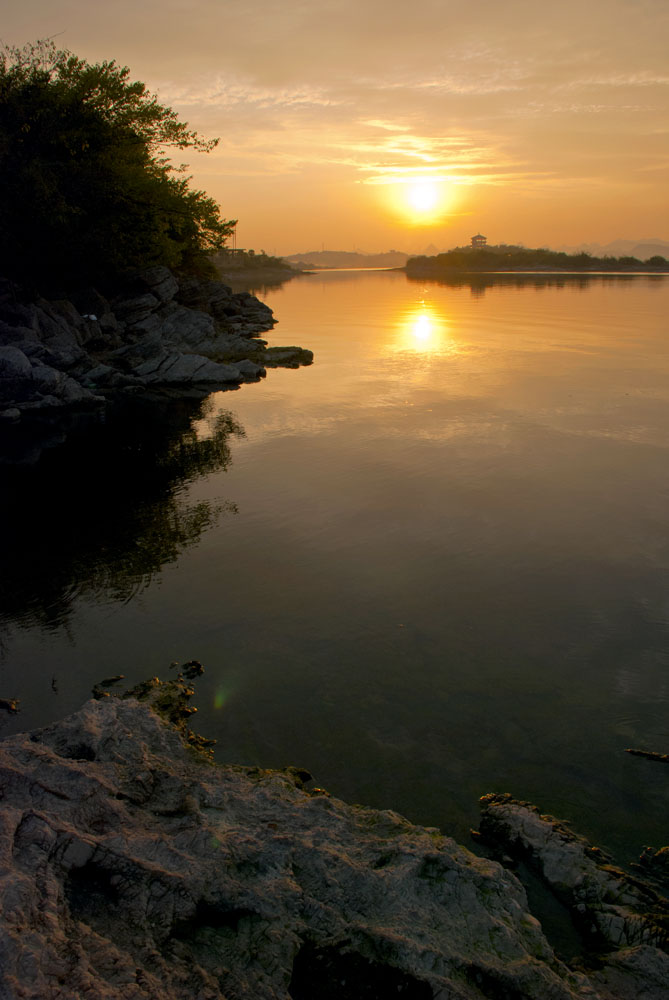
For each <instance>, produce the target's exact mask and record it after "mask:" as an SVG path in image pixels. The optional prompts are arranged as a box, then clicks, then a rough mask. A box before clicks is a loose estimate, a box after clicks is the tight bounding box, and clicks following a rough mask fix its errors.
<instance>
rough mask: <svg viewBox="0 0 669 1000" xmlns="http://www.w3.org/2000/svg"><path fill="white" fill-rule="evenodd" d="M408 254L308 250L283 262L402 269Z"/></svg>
mask: <svg viewBox="0 0 669 1000" xmlns="http://www.w3.org/2000/svg"><path fill="white" fill-rule="evenodd" d="M408 259H409V254H408V253H402V252H401V251H399V250H388V251H386V253H357V252H355V251H351V250H309V251H307V252H306V253H294V254H291V255H290V256H289V257H284V258H283V260H285V261H288V263H289V264H295V265H297V266H303V267H404V265H405V264H406V262H407V260H408Z"/></svg>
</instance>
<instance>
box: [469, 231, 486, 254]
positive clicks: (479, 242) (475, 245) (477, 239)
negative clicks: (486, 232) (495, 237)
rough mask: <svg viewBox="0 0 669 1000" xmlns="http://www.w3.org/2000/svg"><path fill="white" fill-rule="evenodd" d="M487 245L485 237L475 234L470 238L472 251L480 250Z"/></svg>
mask: <svg viewBox="0 0 669 1000" xmlns="http://www.w3.org/2000/svg"><path fill="white" fill-rule="evenodd" d="M487 245H488V240H487V238H486V237H485V236H481V234H480V233H477V234H476V236H472V250H480V249H481V247H485V246H487Z"/></svg>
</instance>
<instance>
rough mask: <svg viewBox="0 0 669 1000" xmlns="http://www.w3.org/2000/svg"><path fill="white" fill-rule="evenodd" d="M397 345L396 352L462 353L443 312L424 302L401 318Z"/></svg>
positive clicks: (410, 309)
mask: <svg viewBox="0 0 669 1000" xmlns="http://www.w3.org/2000/svg"><path fill="white" fill-rule="evenodd" d="M393 346H394V348H395V350H396V351H415V352H418V353H420V354H457V353H459V350H458V344H457V341H456V340H455V339H454V337H453V334H452V330H451V325H450V323H449V322H448V321H447V320H446V317H445V316H444V315H443V313H440V312H439V311H438V310H437V309H436V308H435V306H434V305H433V304H432V303H431V302H427V301H425V300H424V299H423V300H421V301H420V302H417V303H415V304H414V305H412V306H409V308H408V309H407V310H406V311H405V312H403V313H402V314H401V315H400V318H399V320H398V322H397V337H396V341H395V344H394V345H393Z"/></svg>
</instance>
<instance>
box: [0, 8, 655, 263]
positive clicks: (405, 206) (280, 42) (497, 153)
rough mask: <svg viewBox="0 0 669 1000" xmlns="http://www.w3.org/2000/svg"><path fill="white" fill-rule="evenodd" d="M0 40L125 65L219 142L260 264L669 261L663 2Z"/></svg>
mask: <svg viewBox="0 0 669 1000" xmlns="http://www.w3.org/2000/svg"><path fill="white" fill-rule="evenodd" d="M14 6H15V8H16V9H14V10H12V11H6V12H4V13H3V17H2V29H1V30H2V40H3V41H4V42H5V43H7V44H10V45H22V44H24V43H25V42H28V41H34V40H36V39H38V38H45V37H48V36H56V37H55V41H56V42H57V44H58V45H59V46H61V47H63V48H68V49H70V50H71V51H73V52H75V53H76V54H77V55H79V56H82V57H84V58H86V59H88V60H89V61H97V60H102V59H116V60H117V62H120V63H122V64H125V65H128V66H129V67H130V69H131V72H132V76H133V78H134V79H140V80H143V81H144V82H145V83H146V84H147V85H148V86H149V87H150V88H151V89H152V90H154V91H156V92H158V94H159V96H160V98H161V99H162V100H163V102H165V103H167V104H169V105H171V106H172V107H173V108H175V110H176V111H178V113H179V114H180V116H181V117H182V119H184V120H186V121H188V122H189V123H190V125H191V126H192V127H194V128H197V129H198V130H199V131H201V132H202V133H204V134H205V135H207V136H220V138H221V141H220V143H219V146H218V148H217V149H216V150H215V151H214V152H213V153H211V154H209V155H208V156H194V155H189V154H187V155H186V157H185V158H186V159H187V160H188V162H189V164H190V172H191V173H192V174H193V179H194V180H193V182H194V184H195V186H197V187H200V188H202V189H204V190H206V191H207V192H208V193H209V194H210V195H212V196H213V197H215V198H216V199H217V200H218V201H219V202H220V204H221V207H222V210H223V214H224V216H225V217H227V218H238V219H239V227H238V246H240V247H254V248H255V249H265V250H267V251H268V252H277V253H293V252H299V251H304V250H309V249H320V248H321V246H325V247H326V248H329V249H354V248H358V249H362V250H366V251H378V250H387V249H391V248H395V249H400V250H407V251H409V252H416V251H421V250H423V249H424V248H425V247H426V246H427V245H428V244H435V245H436V246H437V247H439V248H447V247H451V246H455V245H457V244H461V243H465V242H468V241H469V237H470V236H471V235H472V234H473V233H476V232H478V231H480V232H482V233H485V234H486V235H487V237H488V240H489V242H493V243H496V242H509V243H523V244H525V245H526V246H538V245H542V246H552V247H559V246H562V245H569V246H572V245H573V246H576V245H578V244H580V243H583V242H588V243H591V242H595V243H601V244H605V243H607V242H609V241H611V240H613V239H616V238H628V239H639V238H650V237H655V238H660V239H664V240H669V209H668V205H669V198H668V192H669V177H668V173H669V114H668V110H669V108H668V105H669V101H668V95H669V63H668V60H667V53H669V2H668V0H587V2H585V0H578V2H576V0H561V2H560V3H559V4H553V5H551V7H550V8H548V7H547V5H545V4H540V3H539V2H537V0H504V2H500V0H469V2H468V3H464V2H463V0H414V2H413V3H406V2H404V3H401V4H396V5H395V6H392V5H391V3H389V2H388V0H384V2H380V0H283V2H282V3H276V2H273V0H190V2H186V0H161V2H160V3H158V2H157V0H115V2H114V3H108V4H101V3H96V2H95V0H22V2H21V4H16V5H14Z"/></svg>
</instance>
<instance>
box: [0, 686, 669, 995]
mask: <svg viewBox="0 0 669 1000" xmlns="http://www.w3.org/2000/svg"><path fill="white" fill-rule="evenodd" d="M191 693H192V689H187V688H185V687H184V685H183V684H179V683H178V682H170V683H167V684H164V683H161V682H160V681H157V680H154V681H153V682H150V683H148V684H146V685H144V686H143V687H142V688H141V689H136V690H135V691H134V692H131V697H129V698H112V697H105V698H102V699H101V700H97V701H91V702H89V703H87V704H86V705H85V706H84V707H83V708H82V709H81V710H80V711H79V712H78V713H76V714H75V715H73V716H71V717H70V718H68V719H65V720H64V721H62V722H60V723H58V724H57V725H54V726H51V727H49V728H47V729H43V730H40V731H37V732H34V733H32V734H24V735H19V736H15V737H11V738H8V739H5V740H3V741H2V743H0V786H1V788H2V798H3V802H2V806H3V808H2V812H1V813H0V864H1V865H2V878H1V880H0V913H1V919H0V967H1V968H2V970H3V977H2V982H1V983H0V997H1V998H2V1000H14V998H18V997H22V998H34V1000H37V998H39V1000H43V998H46V997H54V998H61V1000H65V998H71V1000H74V998H80V997H86V998H90V1000H96V998H103V997H104V998H105V1000H113V998H118V1000H139V998H156V1000H158V998H160V1000H172V998H183V1000H186V998H187V1000H194V998H199V1000H218V998H221V1000H223V998H226V1000H232V998H236V1000H241V998H248V1000H265V998H267V1000H269V998H272V1000H279V998H280V1000H288V998H293V1000H306V998H315V997H318V998H319V1000H334V998H337V1000H354V998H355V1000H358V998H367V1000H387V998H388V997H395V996H399V997H406V998H411V1000H431V998H438V1000H447V998H448V1000H481V998H513V1000H523V998H541V1000H574V998H586V997H587V998H590V1000H596V998H600V1000H605V998H606V1000H613V998H614V997H615V998H616V1000H620V997H624V996H627V995H628V994H626V993H619V992H616V989H617V982H618V980H615V982H614V980H613V979H611V982H612V983H613V986H610V985H609V982H608V981H607V979H606V975H605V974H604V973H603V972H602V971H601V970H600V971H599V972H598V974H597V976H596V977H595V976H591V975H590V974H586V972H584V971H583V970H581V971H575V970H573V969H570V968H569V967H568V966H567V965H565V964H564V963H563V962H561V961H560V960H559V959H558V958H557V957H556V956H555V954H554V952H553V951H552V950H551V947H550V946H549V944H548V942H547V940H546V938H545V936H544V934H543V932H542V929H541V926H540V924H539V923H538V921H537V920H536V919H535V918H534V917H533V916H532V915H531V913H530V912H529V910H528V904H527V898H526V895H525V892H524V890H523V888H522V885H521V884H520V882H519V881H518V879H517V878H516V877H515V876H514V875H513V874H512V873H510V872H509V871H507V870H506V869H505V868H504V867H503V866H501V865H500V864H498V863H496V862H495V861H490V860H486V859H483V858H479V857H476V856H475V855H473V854H472V853H470V852H469V851H467V850H466V849H464V848H462V847H459V846H458V845H457V844H456V843H455V842H454V841H453V840H451V839H449V838H448V837H445V836H443V835H442V834H441V833H440V832H439V831H438V830H437V829H429V828H421V827H416V826H413V825H411V824H410V823H409V822H408V821H407V820H405V819H403V818H402V817H401V816H399V815H397V814H396V813H393V812H380V811H376V810H372V809H365V808H362V807H360V806H350V805H346V804H344V803H343V802H339V801H336V800H335V799H333V798H331V797H330V796H328V795H327V793H324V792H323V791H322V790H320V789H315V788H312V789H311V790H309V789H308V788H307V787H306V786H307V785H308V783H309V778H310V776H309V775H308V773H306V772H304V771H300V770H298V769H296V768H290V769H288V770H286V771H263V770H259V769H256V768H245V767H238V766H222V765H219V764H215V763H214V762H213V761H212V760H211V759H210V757H208V756H207V755H206V753H203V752H202V751H201V750H198V749H196V747H197V744H198V741H197V739H196V738H195V737H194V736H193V734H190V733H189V732H188V730H186V729H185V726H186V720H188V719H189V717H190V713H191V712H192V709H190V708H189V707H188V706H187V698H188V696H189V695H190V694H191ZM138 696H139V698H148V702H147V703H143V702H142V701H141V700H139V698H138ZM149 702H151V703H153V705H154V706H155V708H156V709H157V710H159V711H161V712H162V713H163V715H165V714H167V715H168V716H170V717H171V718H172V719H173V720H176V721H177V722H180V724H181V729H182V732H181V733H180V732H179V731H178V729H177V728H176V727H175V726H174V725H173V723H172V722H169V721H167V720H166V719H165V718H161V717H159V715H158V714H156V711H154V709H153V708H151V707H150V706H149ZM189 740H190V742H189ZM641 947H643V948H645V950H646V953H647V954H646V955H645V957H644V961H643V962H642V963H641V965H642V966H643V968H645V970H646V974H648V975H649V974H650V973H648V970H649V969H650V968H654V969H655V972H657V974H658V975H659V974H660V973H661V971H662V970H663V969H665V965H664V964H663V963H664V962H665V961H666V956H665V955H664V953H663V952H661V950H660V948H659V941H656V940H654V941H653V942H652V943H651V942H650V940H649V942H648V943H647V944H646V945H644V946H641ZM649 955H652V956H653V960H654V961H655V962H656V965H655V966H653V965H652V962H651V960H650V958H649V957H648V956H649ZM626 961H627V960H626ZM630 962H631V959H630V960H629V961H627V965H626V966H625V970H624V975H623V979H624V976H625V975H627V973H628V972H629V968H630ZM607 969H608V970H609V971H610V970H614V972H616V974H617V966H616V965H615V962H614V961H612V962H609V964H608V966H607ZM605 971H606V970H605ZM638 971H639V970H638V969H637V972H638ZM611 975H612V976H613V972H611ZM666 982H667V980H665V984H666ZM637 985H638V986H639V987H640V989H639V992H638V993H637V994H636V996H638V997H648V998H651V997H653V998H655V1000H660V998H661V997H664V996H666V995H667V994H666V989H665V990H664V992H663V991H662V989H660V990H659V992H652V989H655V988H656V987H657V980H656V979H653V980H650V979H647V980H646V982H645V986H646V987H648V988H647V989H645V992H644V980H643V975H642V974H639V975H637Z"/></svg>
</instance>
